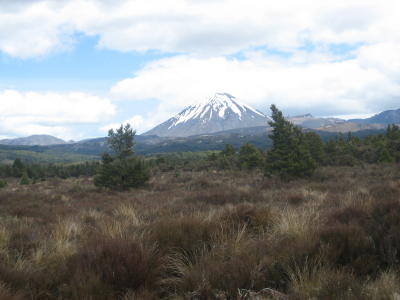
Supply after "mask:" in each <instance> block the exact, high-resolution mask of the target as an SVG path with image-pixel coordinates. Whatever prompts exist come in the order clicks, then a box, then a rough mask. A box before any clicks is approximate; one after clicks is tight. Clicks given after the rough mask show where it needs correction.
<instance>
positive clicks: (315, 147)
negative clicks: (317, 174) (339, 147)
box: [304, 131, 325, 163]
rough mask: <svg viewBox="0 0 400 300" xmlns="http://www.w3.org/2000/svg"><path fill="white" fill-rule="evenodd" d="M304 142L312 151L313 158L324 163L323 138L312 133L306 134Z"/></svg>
mask: <svg viewBox="0 0 400 300" xmlns="http://www.w3.org/2000/svg"><path fill="white" fill-rule="evenodd" d="M304 141H305V143H306V144H307V147H308V149H309V151H310V154H311V156H312V158H313V159H314V160H315V161H316V162H318V163H322V162H323V161H324V160H325V151H324V143H323V141H322V139H321V137H320V136H319V135H318V134H317V133H315V132H312V131H309V132H306V133H304Z"/></svg>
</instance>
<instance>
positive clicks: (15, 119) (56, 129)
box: [0, 90, 116, 139]
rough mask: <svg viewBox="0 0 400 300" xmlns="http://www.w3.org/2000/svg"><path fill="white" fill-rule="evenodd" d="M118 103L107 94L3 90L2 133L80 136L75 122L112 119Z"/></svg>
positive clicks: (0, 103)
mask: <svg viewBox="0 0 400 300" xmlns="http://www.w3.org/2000/svg"><path fill="white" fill-rule="evenodd" d="M115 113H116V107H115V105H114V104H113V103H112V102H111V101H110V100H109V99H106V98H100V97H97V96H93V95H89V94H85V93H79V92H72V93H53V92H49V93H37V92H19V91H16V90H4V91H0V133H1V134H3V135H7V136H12V135H31V134H52V135H56V136H58V137H63V138H68V139H69V138H72V137H76V136H79V133H77V132H74V131H73V129H71V125H77V124H93V123H98V122H100V121H103V120H109V119H110V118H111V117H113V116H114V115H115Z"/></svg>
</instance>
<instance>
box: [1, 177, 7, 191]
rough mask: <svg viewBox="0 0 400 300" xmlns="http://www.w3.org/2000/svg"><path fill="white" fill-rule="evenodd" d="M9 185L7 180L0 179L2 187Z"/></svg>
mask: <svg viewBox="0 0 400 300" xmlns="http://www.w3.org/2000/svg"><path fill="white" fill-rule="evenodd" d="M6 186H7V181H5V180H1V179H0V189H1V188H5V187H6Z"/></svg>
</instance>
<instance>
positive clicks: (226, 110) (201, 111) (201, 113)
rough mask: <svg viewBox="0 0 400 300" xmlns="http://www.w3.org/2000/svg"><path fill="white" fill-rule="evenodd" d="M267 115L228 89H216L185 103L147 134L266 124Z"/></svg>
mask: <svg viewBox="0 0 400 300" xmlns="http://www.w3.org/2000/svg"><path fill="white" fill-rule="evenodd" d="M267 122H268V117H267V116H265V115H264V114H263V113H261V112H259V111H258V110H255V109H254V108H252V107H250V106H249V105H247V104H244V103H242V102H240V101H239V100H237V99H236V98H235V97H234V96H232V95H230V94H228V93H216V94H214V95H213V96H212V97H210V98H208V99H206V100H205V101H202V102H199V103H197V104H194V105H191V106H188V107H187V108H185V109H184V110H183V111H181V112H180V113H179V114H177V115H176V116H174V117H172V118H170V119H168V120H167V121H165V122H164V123H162V124H159V125H158V126H156V127H154V128H153V129H151V130H149V131H148V132H147V133H146V134H147V135H158V136H169V137H171V136H190V135H197V134H205V133H207V134H208V133H212V132H218V131H224V130H231V129H236V128H245V127H257V126H266V125H267Z"/></svg>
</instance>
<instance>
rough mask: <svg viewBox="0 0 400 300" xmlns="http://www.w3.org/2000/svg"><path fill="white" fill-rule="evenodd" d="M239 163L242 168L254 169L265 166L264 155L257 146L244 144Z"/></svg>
mask: <svg viewBox="0 0 400 300" xmlns="http://www.w3.org/2000/svg"><path fill="white" fill-rule="evenodd" d="M239 163H240V165H241V166H242V168H246V169H254V168H257V167H263V166H264V155H263V153H262V152H261V151H260V149H258V148H257V147H256V146H254V145H252V144H244V145H243V146H242V147H240V150H239Z"/></svg>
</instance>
